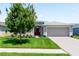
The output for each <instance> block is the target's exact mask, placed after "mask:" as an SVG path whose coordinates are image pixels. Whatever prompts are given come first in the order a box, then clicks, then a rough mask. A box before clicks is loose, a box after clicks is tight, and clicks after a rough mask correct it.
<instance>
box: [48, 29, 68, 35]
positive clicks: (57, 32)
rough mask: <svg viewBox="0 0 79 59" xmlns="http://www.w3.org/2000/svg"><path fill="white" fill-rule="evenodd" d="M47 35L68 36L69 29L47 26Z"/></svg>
mask: <svg viewBox="0 0 79 59" xmlns="http://www.w3.org/2000/svg"><path fill="white" fill-rule="evenodd" d="M47 36H69V29H68V28H62V27H61V28H60V27H57V28H55V27H48V28H47Z"/></svg>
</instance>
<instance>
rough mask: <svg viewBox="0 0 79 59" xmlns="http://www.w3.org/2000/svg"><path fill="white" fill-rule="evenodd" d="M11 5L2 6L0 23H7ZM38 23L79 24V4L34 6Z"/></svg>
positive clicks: (0, 8)
mask: <svg viewBox="0 0 79 59" xmlns="http://www.w3.org/2000/svg"><path fill="white" fill-rule="evenodd" d="M10 5H11V4H0V10H1V11H2V14H1V15H0V21H5V18H6V16H7V15H6V11H5V9H6V8H9V7H10ZM33 5H34V8H35V11H36V13H37V17H38V18H37V20H38V21H57V22H66V23H79V4H77V3H75V4H73V3H72V4H67V3H66V4H64V3H63V4H62V3H57V4H56V3H37V4H33Z"/></svg>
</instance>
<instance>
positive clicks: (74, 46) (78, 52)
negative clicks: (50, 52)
mask: <svg viewBox="0 0 79 59" xmlns="http://www.w3.org/2000/svg"><path fill="white" fill-rule="evenodd" d="M49 38H50V39H51V40H53V41H54V42H56V43H57V44H58V45H59V46H60V47H61V48H63V49H64V50H65V51H67V52H69V53H70V54H71V55H73V56H79V40H78V39H74V38H71V37H49Z"/></svg>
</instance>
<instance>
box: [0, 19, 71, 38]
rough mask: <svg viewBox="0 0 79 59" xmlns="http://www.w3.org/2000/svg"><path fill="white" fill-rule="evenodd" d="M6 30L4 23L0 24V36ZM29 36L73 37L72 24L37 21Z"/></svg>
mask: <svg viewBox="0 0 79 59" xmlns="http://www.w3.org/2000/svg"><path fill="white" fill-rule="evenodd" d="M6 30H7V27H6V26H5V23H4V22H0V35H2V33H4V32H5V31H6ZM28 33H29V34H31V35H38V36H40V35H45V36H55V37H57V36H62V37H63V36H71V35H73V29H72V24H69V23H61V22H43V21H37V22H36V25H35V27H34V28H33V29H32V30H31V31H30V32H28Z"/></svg>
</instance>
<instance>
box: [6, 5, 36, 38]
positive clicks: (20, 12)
mask: <svg viewBox="0 0 79 59" xmlns="http://www.w3.org/2000/svg"><path fill="white" fill-rule="evenodd" d="M36 18H37V16H36V12H35V10H34V7H33V5H32V4H28V6H27V7H26V8H25V7H23V4H21V3H14V4H12V5H11V7H10V8H9V11H8V10H7V17H6V19H5V24H6V25H7V27H8V28H9V30H10V32H12V33H14V34H16V35H17V34H18V33H19V34H20V39H22V38H21V35H22V34H24V33H26V32H28V31H30V30H31V29H32V28H33V27H34V26H35V22H36Z"/></svg>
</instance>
